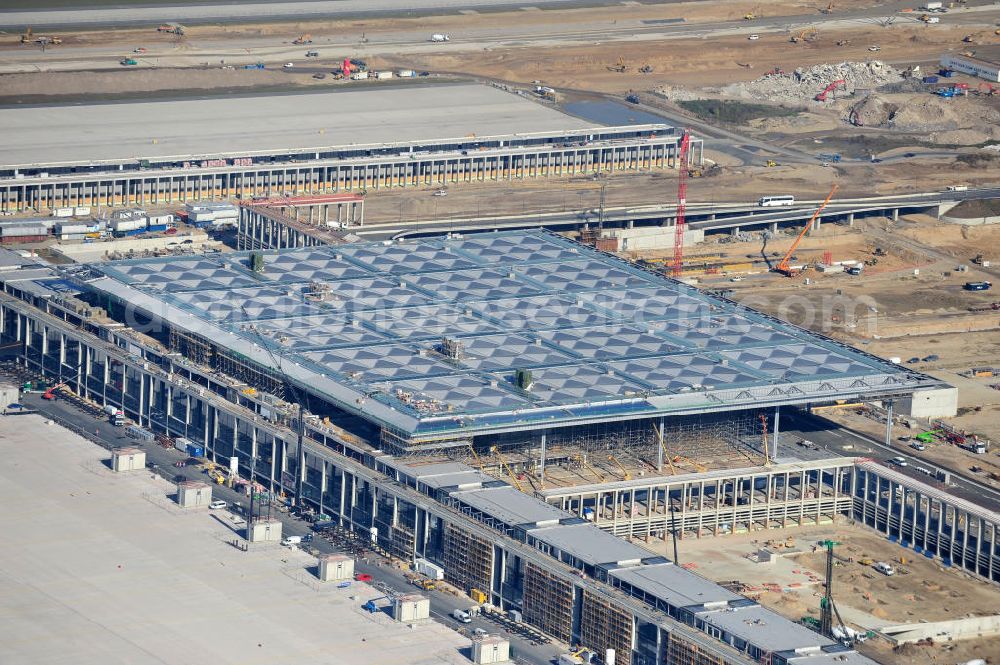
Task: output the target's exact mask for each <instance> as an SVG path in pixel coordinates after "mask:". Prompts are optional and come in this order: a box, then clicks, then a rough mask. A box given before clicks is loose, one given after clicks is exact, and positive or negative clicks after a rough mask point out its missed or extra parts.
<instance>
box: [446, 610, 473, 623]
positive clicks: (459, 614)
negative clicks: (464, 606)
mask: <svg viewBox="0 0 1000 665" xmlns="http://www.w3.org/2000/svg"><path fill="white" fill-rule="evenodd" d="M451 616H452V618H453V619H455V621H460V622H462V623H472V617H470V616H469V613H468V612H465V611H463V610H452V612H451Z"/></svg>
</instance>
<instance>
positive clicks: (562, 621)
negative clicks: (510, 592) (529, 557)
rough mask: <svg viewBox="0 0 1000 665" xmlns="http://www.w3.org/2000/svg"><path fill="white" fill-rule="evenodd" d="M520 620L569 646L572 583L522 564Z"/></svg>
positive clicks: (540, 569)
mask: <svg viewBox="0 0 1000 665" xmlns="http://www.w3.org/2000/svg"><path fill="white" fill-rule="evenodd" d="M522 606H523V608H524V611H523V616H524V620H525V621H526V622H528V623H530V624H531V625H533V626H537V627H538V628H541V629H542V630H543V631H545V632H546V633H548V634H549V635H552V636H553V637H555V638H557V639H559V640H560V641H561V642H565V643H566V644H569V643H571V642H572V639H573V584H571V583H570V582H568V581H566V580H564V579H562V578H561V577H558V576H556V575H554V574H553V573H551V572H549V571H547V570H545V569H544V568H541V567H539V566H536V565H534V564H532V563H530V562H525V564H524V601H523V603H522Z"/></svg>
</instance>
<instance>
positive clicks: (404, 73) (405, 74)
mask: <svg viewBox="0 0 1000 665" xmlns="http://www.w3.org/2000/svg"><path fill="white" fill-rule="evenodd" d="M396 76H398V77H400V78H404V79H408V78H412V77H414V76H416V74H414V73H413V70H412V69H400V70H399V73H397V74H396Z"/></svg>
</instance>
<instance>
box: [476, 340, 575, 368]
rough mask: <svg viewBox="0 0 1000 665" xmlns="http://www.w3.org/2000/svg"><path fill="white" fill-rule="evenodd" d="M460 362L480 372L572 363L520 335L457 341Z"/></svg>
mask: <svg viewBox="0 0 1000 665" xmlns="http://www.w3.org/2000/svg"><path fill="white" fill-rule="evenodd" d="M461 342H462V344H463V346H464V349H463V355H462V359H461V360H460V363H461V365H462V366H464V367H469V368H471V369H475V370H481V371H494V370H505V369H509V368H511V367H518V368H530V367H541V366H543V365H555V364H558V363H563V362H572V361H573V357H572V356H570V355H567V354H565V353H563V352H561V351H557V350H555V349H552V348H550V347H548V346H546V345H544V344H542V343H541V342H537V341H534V340H532V339H530V338H529V337H527V336H524V335H507V334H503V335H482V336H479V337H465V338H462V339H461Z"/></svg>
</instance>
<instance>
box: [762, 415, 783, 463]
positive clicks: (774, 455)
mask: <svg viewBox="0 0 1000 665" xmlns="http://www.w3.org/2000/svg"><path fill="white" fill-rule="evenodd" d="M780 416H781V407H780V406H776V407H774V444H773V446H772V449H773V452H772V453H771V461H772V462H773V461H774V460H776V459H778V432H779V431H780V430H779V429H778V424H779V423H778V418H779V417H780ZM765 452H767V451H765Z"/></svg>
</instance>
